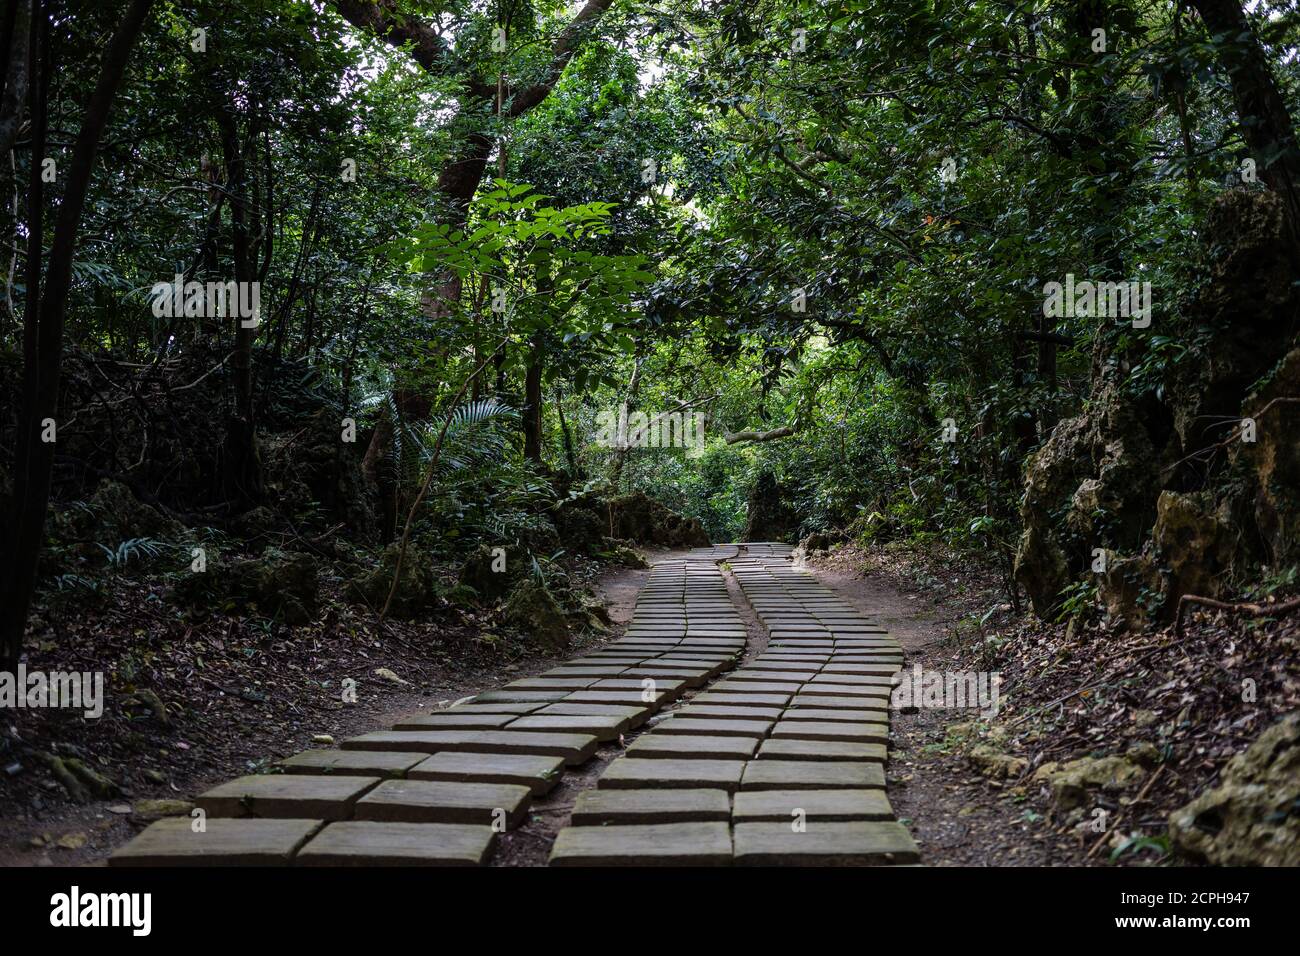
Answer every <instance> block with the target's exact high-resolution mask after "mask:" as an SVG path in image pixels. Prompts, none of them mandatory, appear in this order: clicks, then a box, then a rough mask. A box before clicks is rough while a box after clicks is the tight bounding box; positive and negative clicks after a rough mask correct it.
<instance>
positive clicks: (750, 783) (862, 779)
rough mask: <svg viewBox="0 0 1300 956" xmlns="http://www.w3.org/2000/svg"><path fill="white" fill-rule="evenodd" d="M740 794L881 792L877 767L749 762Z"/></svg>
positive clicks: (881, 777) (818, 762) (880, 773)
mask: <svg viewBox="0 0 1300 956" xmlns="http://www.w3.org/2000/svg"><path fill="white" fill-rule="evenodd" d="M740 788H741V790H846V789H847V790H883V789H884V788H885V769H884V767H883V765H881V764H878V763H865V762H848V761H834V760H751V761H749V763H747V764H745V773H744V777H743V778H742V779H741V783H740Z"/></svg>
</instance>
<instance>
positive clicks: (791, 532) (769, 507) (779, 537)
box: [740, 471, 799, 541]
mask: <svg viewBox="0 0 1300 956" xmlns="http://www.w3.org/2000/svg"><path fill="white" fill-rule="evenodd" d="M798 531H799V515H798V514H797V513H796V512H795V510H794V508H793V507H792V506H791V504H790V501H789V492H788V490H787V489H786V488H784V487H783V486H782V485H781V483H780V482H779V481H777V479H776V475H774V474H773V473H772V472H770V471H763V472H761V473H760V474H759V476H758V478H757V479H756V480H755V482H754V487H753V488H752V489H751V490H750V492H749V504H748V509H747V512H746V515H745V530H744V532H743V533H742V534H741V536H740V540H741V541H789V540H792V539H793V538H794V537H795V535H797V534H798Z"/></svg>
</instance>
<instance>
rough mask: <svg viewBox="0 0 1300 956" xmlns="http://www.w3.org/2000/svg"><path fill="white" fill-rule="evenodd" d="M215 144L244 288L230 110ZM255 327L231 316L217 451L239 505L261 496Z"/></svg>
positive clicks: (241, 191)
mask: <svg viewBox="0 0 1300 956" xmlns="http://www.w3.org/2000/svg"><path fill="white" fill-rule="evenodd" d="M217 115H218V123H219V124H220V126H221V146H222V151H223V153H224V155H225V160H226V193H227V195H228V196H229V199H230V235H231V251H232V258H233V260H234V267H235V282H236V283H237V284H238V286H239V288H241V289H242V288H245V286H246V284H247V283H251V282H252V281H253V278H254V274H253V260H252V256H251V253H250V249H249V239H248V201H247V197H246V195H245V189H246V188H247V187H246V184H245V182H244V172H245V170H244V154H243V149H242V147H241V145H240V142H239V123H238V120H237V119H236V115H235V113H234V112H233V105H232V106H231V107H230V110H229V111H228V110H226V109H222V110H219V111H218V114H217ZM255 335H256V326H255V325H249V324H248V323H247V322H246V321H245V320H244V319H243V318H240V317H239V316H236V317H235V349H234V354H233V356H232V360H231V367H232V368H233V369H234V379H235V407H234V410H233V412H232V413H231V414H229V415H227V416H226V437H225V442H224V446H223V454H222V493H223V495H224V496H225V499H226V500H227V501H228V502H230V503H231V504H232V505H233V506H235V507H236V508H238V509H240V510H246V509H247V508H249V507H251V506H253V505H255V504H257V503H258V502H259V501H261V500H262V498H263V495H264V488H263V486H262V462H261V458H260V457H259V456H258V452H257V426H256V419H255V416H254V413H253V337H254V336H255Z"/></svg>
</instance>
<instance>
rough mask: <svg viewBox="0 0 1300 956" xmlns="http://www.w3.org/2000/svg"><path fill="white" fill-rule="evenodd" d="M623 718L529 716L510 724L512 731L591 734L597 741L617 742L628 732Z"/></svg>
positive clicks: (559, 715)
mask: <svg viewBox="0 0 1300 956" xmlns="http://www.w3.org/2000/svg"><path fill="white" fill-rule="evenodd" d="M627 725H628V721H627V720H626V719H625V718H623V717H611V716H601V715H598V714H583V715H581V716H579V715H576V714H529V715H528V716H527V717H520V718H518V719H516V720H514V721H512V722H511V723H510V726H509V729H510V730H540V731H546V732H557V731H558V732H560V733H574V734H591V735H593V736H594V737H595V738H596V739H597V740H600V741H605V740H617V739H618V735H619V734H621V733H623V732H624V731H625V730H627Z"/></svg>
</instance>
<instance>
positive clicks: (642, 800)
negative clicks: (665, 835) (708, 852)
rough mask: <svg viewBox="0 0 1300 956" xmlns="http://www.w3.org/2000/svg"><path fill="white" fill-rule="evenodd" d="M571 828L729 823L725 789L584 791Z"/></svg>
mask: <svg viewBox="0 0 1300 956" xmlns="http://www.w3.org/2000/svg"><path fill="white" fill-rule="evenodd" d="M571 819H572V824H573V825H574V826H605V825H608V824H638V823H640V824H649V823H676V822H681V821H707V820H722V821H726V820H730V819H731V797H730V795H729V794H728V793H727V791H725V790H584V791H583V792H582V793H580V794H578V800H577V803H575V804H574V807H573V814H572V818H571Z"/></svg>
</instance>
